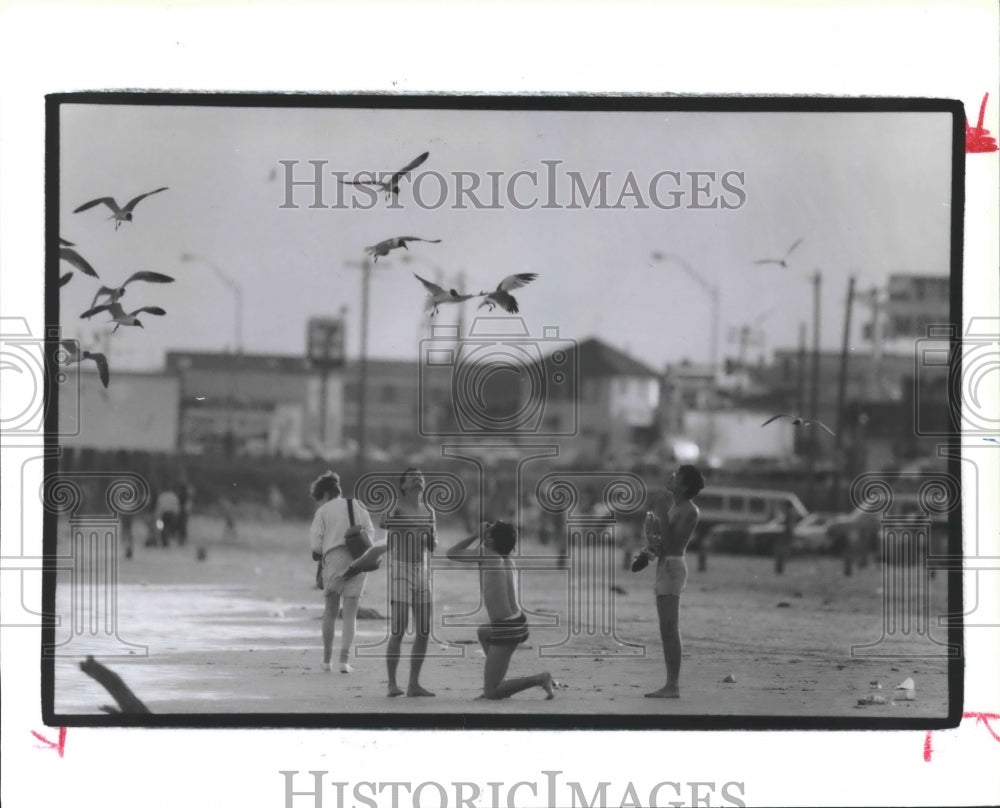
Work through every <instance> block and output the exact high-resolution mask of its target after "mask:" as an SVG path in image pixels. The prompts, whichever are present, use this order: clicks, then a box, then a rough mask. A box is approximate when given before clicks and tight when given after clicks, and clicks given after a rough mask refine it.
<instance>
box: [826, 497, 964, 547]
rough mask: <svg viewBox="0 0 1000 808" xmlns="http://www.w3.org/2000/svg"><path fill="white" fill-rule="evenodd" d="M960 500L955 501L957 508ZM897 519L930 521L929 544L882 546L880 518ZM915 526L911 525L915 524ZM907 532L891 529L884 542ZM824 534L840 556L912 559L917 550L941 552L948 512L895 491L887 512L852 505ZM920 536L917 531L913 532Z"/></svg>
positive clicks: (881, 521) (946, 531)
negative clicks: (906, 546)
mask: <svg viewBox="0 0 1000 808" xmlns="http://www.w3.org/2000/svg"><path fill="white" fill-rule="evenodd" d="M959 506H960V503H955V505H954V507H955V508H958V507H959ZM885 517H889V518H901V519H904V520H905V519H912V520H914V522H916V523H918V525H919V523H923V522H926V521H929V522H930V530H929V533H930V537H929V538H930V547H922V546H918V547H915V548H905V549H904V548H902V547H899V546H891V547H883V542H882V532H883V530H882V528H883V519H884V518H885ZM916 526H917V525H915V527H916ZM906 532H907V531H905V530H901V531H893V532H892V533H889V534H887V535H886V541H891V540H893V539H895V540H899V539H900V538H902V537H903V536H904V534H905V533H906ZM827 533H828V535H829V539H830V545H831V551H832V552H834V553H836V554H838V555H844V554H845V553H847V552H848V551H850V553H851V555H853V556H854V557H856V558H858V559H860V560H862V561H865V560H867V558H868V557H875V558H881V557H883V556H885V555H886V553H888V555H887V558H888V560H890V561H895V560H896V559H904V560H915V559H916V558H917V557H918V556H917V552H919V553H920V554H921V556H922V555H923V553H925V552H927V553H929V552H931V551H933V552H934V553H938V554H943V553H945V552H946V551H947V547H948V514H947V513H937V512H929V511H928V510H926V509H925V508H924V507H923V505H922V504H921V502H920V499H919V497H918V496H917V495H916V494H897V495H895V496H894V497H893V499H892V503H891V507H890V509H889V511H888V513H871V512H869V511H863V510H861V509H860V508H855V509H854V511H852V512H851V513H850V514H846V515H841V516H839V517H838V518H836V519H834V520H833V521H832V522H831V524H830V525H829V527H828V528H827ZM917 533H918V535H922V533H921V531H919V530H918V531H917Z"/></svg>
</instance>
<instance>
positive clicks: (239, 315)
mask: <svg viewBox="0 0 1000 808" xmlns="http://www.w3.org/2000/svg"><path fill="white" fill-rule="evenodd" d="M181 261H184V262H185V263H188V264H190V263H195V262H199V263H202V264H204V265H205V266H207V267H209V269H211V270H212V271H213V272H214V273H215V274H216V276H217V277H218V278H219V280H221V281H222V282H223V283H224V284H225V285H226V287H227V288H228V289H229V291H230V292H232V294H233V299H234V300H235V303H236V306H235V321H234V336H235V343H234V345H235V351H236V353H240V354H241V353H243V287H242V286H240V285H239V284H238V283H237V282H236V281H234V280H233V279H232V277H231V276H230V275H228V274H227V273H226V272H224V271H223V270H222V268H221V267H219V266H218V264H216V263H215V262H214V261H209V260H208V259H207V258H202V257H201V256H198V255H194V254H193V253H181Z"/></svg>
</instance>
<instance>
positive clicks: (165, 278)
mask: <svg viewBox="0 0 1000 808" xmlns="http://www.w3.org/2000/svg"><path fill="white" fill-rule="evenodd" d="M133 281H145V282H146V283H173V282H174V279H173V278H172V277H170V276H169V275H164V274H163V273H162V272H147V271H141V272H133V273H132V274H131V275H129V276H128V278H127V279H126V281H125V283H123V284H122V285H121V286H102V287H101V288H100V289H98V290H97V293H96V294H95V295H94V300H93V302H92V303H91V304H90V305H91V307H93V306H96V305H97V301H98V299H99V298H100V297H101V296H106V297H107V300H105V301H104V303H105V305H107V304H109V303H117V302H118V301H119V300H121V299H122V296H123V295H124V294H125V287H126V286H128V285H129V284H130V283H132V282H133Z"/></svg>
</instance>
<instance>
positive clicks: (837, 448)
mask: <svg viewBox="0 0 1000 808" xmlns="http://www.w3.org/2000/svg"><path fill="white" fill-rule="evenodd" d="M853 306H854V276H853V275H851V277H850V279H849V280H848V282H847V301H846V303H845V311H844V342H843V345H842V346H841V349H840V379H839V380H838V383H837V434H836V436H835V437H834V439H833V440H834V461H835V462H836V464H837V468H836V470H835V472H834V478H833V492H832V494H831V497H830V504H829V507H830V510H832V511H835V510H837V509H838V505H839V503H838V500H839V499H840V478H841V475H842V474H843V473H844V457H843V449H844V427H845V422H846V418H845V417H844V405H845V399H846V397H847V362H848V358H849V356H850V354H849V351H850V348H851V309H852V307H853Z"/></svg>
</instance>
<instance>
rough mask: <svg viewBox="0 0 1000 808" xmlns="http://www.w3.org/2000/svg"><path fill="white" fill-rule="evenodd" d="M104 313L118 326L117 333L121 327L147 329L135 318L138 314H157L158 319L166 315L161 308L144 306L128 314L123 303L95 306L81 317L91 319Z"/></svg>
mask: <svg viewBox="0 0 1000 808" xmlns="http://www.w3.org/2000/svg"><path fill="white" fill-rule="evenodd" d="M102 311H106V312H107V313H108V314H110V315H111V319H112V321H114V322H115V323H117V324H118V325H116V326H115V331H117V330H118V328H119V326H123V325H137V326H139V328H145V326H144V325H143V324H142V323H141V322H140V321H139V318H138V317H136V316H135V315H137V314H142V313H143V312H149V313H150V314H155V315H156V316H157V317H162V316H163V315H164V314H166V312H165V311H164V310H163V309H161V308H160V307H159V306H143V307H142V308H141V309H136V310H135V311H131V312H128V313H126V312H125V309H123V308H122V304H121V303H104V304H103V305H100V306H94V308H92V309H88V310H87V311H85V312H84V313H83V314H81V315H80V317H81V318H87V319H89V318H91V317H93V316H94V315H95V314H100V313H101V312H102ZM112 333H114V332H112Z"/></svg>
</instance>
